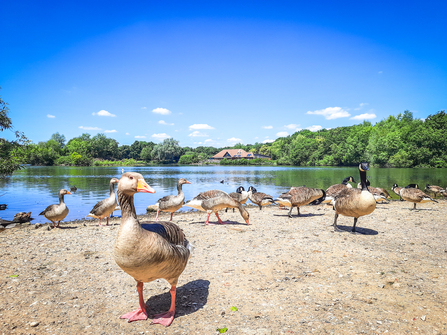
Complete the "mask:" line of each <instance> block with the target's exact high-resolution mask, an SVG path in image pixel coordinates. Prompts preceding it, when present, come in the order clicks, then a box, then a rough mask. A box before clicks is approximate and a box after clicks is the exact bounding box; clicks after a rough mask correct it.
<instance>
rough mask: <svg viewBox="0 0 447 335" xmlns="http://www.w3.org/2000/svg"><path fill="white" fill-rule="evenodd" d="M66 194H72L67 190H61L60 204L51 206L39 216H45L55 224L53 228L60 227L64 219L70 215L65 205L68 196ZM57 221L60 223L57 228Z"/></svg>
mask: <svg viewBox="0 0 447 335" xmlns="http://www.w3.org/2000/svg"><path fill="white" fill-rule="evenodd" d="M66 194H71V193H70V192H69V191H67V190H65V189H62V190H60V191H59V204H57V205H50V206H48V207H47V208H45V209H44V210H43V211H42V212H41V213H40V214H39V215H43V216H45V217H46V218H47V219H48V220H50V221H51V222H53V228H54V227H59V223H61V221H62V220H63V219H65V217H66V216H67V214H68V207H67V205H65V203H64V195H66ZM55 221H58V222H57V226H56V222H55Z"/></svg>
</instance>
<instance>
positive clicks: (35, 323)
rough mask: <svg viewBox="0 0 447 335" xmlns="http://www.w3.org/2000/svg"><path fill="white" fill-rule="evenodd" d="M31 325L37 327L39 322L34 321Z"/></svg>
mask: <svg viewBox="0 0 447 335" xmlns="http://www.w3.org/2000/svg"><path fill="white" fill-rule="evenodd" d="M29 325H30V326H31V327H37V326H38V325H39V322H36V321H33V322H31V323H30V324H29Z"/></svg>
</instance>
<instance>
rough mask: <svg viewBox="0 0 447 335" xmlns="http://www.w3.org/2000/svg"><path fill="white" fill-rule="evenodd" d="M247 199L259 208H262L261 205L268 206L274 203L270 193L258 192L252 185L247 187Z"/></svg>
mask: <svg viewBox="0 0 447 335" xmlns="http://www.w3.org/2000/svg"><path fill="white" fill-rule="evenodd" d="M248 199H250V201H251V202H252V203H254V204H255V205H258V206H259V210H262V206H268V205H271V204H273V203H275V201H274V200H273V197H272V196H271V195H269V194H266V193H262V192H258V191H257V190H256V189H255V188H254V187H253V186H250V187H249V188H248Z"/></svg>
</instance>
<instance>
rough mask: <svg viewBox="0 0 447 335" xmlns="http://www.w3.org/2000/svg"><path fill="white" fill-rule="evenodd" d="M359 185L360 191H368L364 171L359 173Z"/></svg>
mask: <svg viewBox="0 0 447 335" xmlns="http://www.w3.org/2000/svg"><path fill="white" fill-rule="evenodd" d="M360 185H361V186H362V191H365V190H366V191H367V190H368V186H367V185H366V171H360Z"/></svg>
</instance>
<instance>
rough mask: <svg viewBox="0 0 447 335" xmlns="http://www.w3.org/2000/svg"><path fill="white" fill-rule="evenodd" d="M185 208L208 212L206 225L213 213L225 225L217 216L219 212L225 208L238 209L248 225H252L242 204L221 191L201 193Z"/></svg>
mask: <svg viewBox="0 0 447 335" xmlns="http://www.w3.org/2000/svg"><path fill="white" fill-rule="evenodd" d="M185 206H188V207H192V208H195V209H198V210H200V211H203V212H207V213H208V216H207V217H206V221H205V224H209V222H210V215H211V213H214V214H216V217H217V219H218V220H219V223H220V224H224V222H222V220H221V219H220V217H219V214H217V212H218V211H220V210H221V209H224V208H237V209H239V212H240V213H241V215H242V217H243V218H244V220H245V222H247V224H250V222H249V218H250V215H249V214H248V212H247V210H246V209H245V208H244V207H243V206H242V204H241V203H240V202H237V201H236V200H234V199H233V198H232V197H230V196H229V195H228V193H225V192H224V191H220V190H210V191H206V192H202V193H199V195H197V196H196V197H195V198H194V199H192V200H191V201H190V202H188V203H186V204H185Z"/></svg>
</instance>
